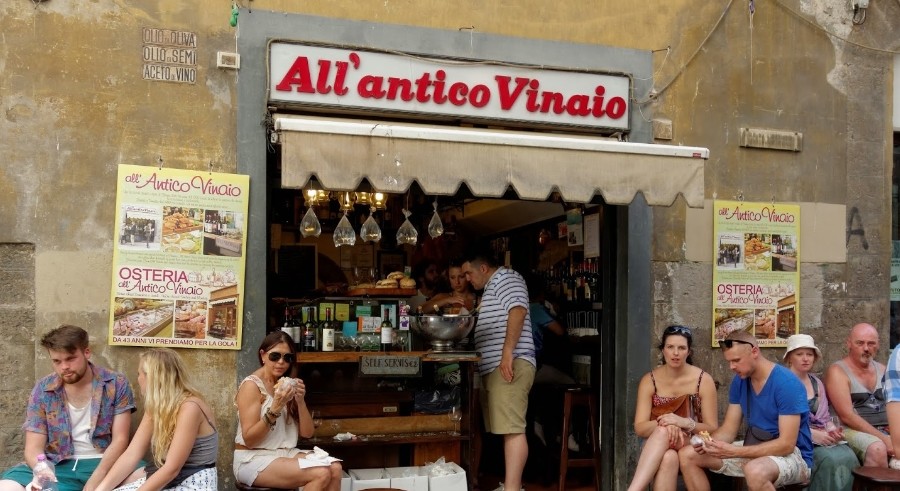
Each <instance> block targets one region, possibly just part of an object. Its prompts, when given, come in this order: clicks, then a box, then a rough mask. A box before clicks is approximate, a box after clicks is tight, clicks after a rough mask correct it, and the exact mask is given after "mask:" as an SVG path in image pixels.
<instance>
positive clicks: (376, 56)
mask: <svg viewBox="0 0 900 491" xmlns="http://www.w3.org/2000/svg"><path fill="white" fill-rule="evenodd" d="M269 55H270V57H269V59H270V65H269V84H270V85H269V100H270V101H271V102H276V103H277V102H283V103H288V104H297V105H303V106H318V107H334V108H335V109H340V110H343V111H346V110H348V109H349V110H368V111H373V112H388V113H415V114H433V115H436V116H450V117H454V118H462V119H472V120H505V121H515V122H519V123H531V124H538V125H548V124H549V125H560V126H583V127H590V128H610V129H617V130H628V129H629V118H628V114H629V104H630V102H629V98H628V94H629V93H630V91H629V89H630V79H629V78H628V77H627V76H626V75H616V74H603V73H593V72H576V71H566V70H555V69H538V68H533V67H529V66H509V65H507V64H502V63H496V62H488V61H472V60H447V59H437V58H423V57H421V56H418V55H407V54H402V53H400V54H397V53H393V52H392V53H376V52H371V51H363V50H355V49H343V48H330V47H322V46H308V45H303V44H291V43H277V42H276V43H272V44H271V45H270V53H269Z"/></svg>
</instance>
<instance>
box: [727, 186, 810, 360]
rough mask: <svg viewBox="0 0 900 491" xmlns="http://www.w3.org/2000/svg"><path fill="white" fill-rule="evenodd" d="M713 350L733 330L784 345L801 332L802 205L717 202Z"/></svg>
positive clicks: (763, 342)
mask: <svg viewBox="0 0 900 491" xmlns="http://www.w3.org/2000/svg"><path fill="white" fill-rule="evenodd" d="M713 209H714V213H715V217H714V219H713V241H714V243H713V266H714V267H713V336H712V344H713V347H717V346H718V345H719V340H721V339H723V338H725V336H727V335H728V334H730V333H732V332H734V331H739V330H742V331H748V332H750V333H752V334H753V335H754V336H755V337H756V339H757V340H758V342H759V345H760V346H761V347H783V346H784V345H785V344H786V340H787V337H788V336H790V335H792V334H796V333H797V332H798V330H799V325H800V324H799V316H798V313H799V311H800V305H799V299H800V292H799V286H800V242H799V240H800V236H799V232H800V207H799V206H797V205H786V204H776V203H747V202H743V201H716V202H715V206H714V208H713Z"/></svg>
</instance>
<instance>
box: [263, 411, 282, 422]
mask: <svg viewBox="0 0 900 491" xmlns="http://www.w3.org/2000/svg"><path fill="white" fill-rule="evenodd" d="M266 416H271V417H272V419H273V420H274V419H278V416H281V413H280V412H279V413H276V412H274V411H272V410H271V409H266Z"/></svg>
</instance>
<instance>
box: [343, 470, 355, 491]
mask: <svg viewBox="0 0 900 491" xmlns="http://www.w3.org/2000/svg"><path fill="white" fill-rule="evenodd" d="M341 472H342V473H343V474H344V476H343V477H342V478H341V491H353V489H352V485H353V484H352V481H353V480H352V479H351V478H350V474H347V471H341Z"/></svg>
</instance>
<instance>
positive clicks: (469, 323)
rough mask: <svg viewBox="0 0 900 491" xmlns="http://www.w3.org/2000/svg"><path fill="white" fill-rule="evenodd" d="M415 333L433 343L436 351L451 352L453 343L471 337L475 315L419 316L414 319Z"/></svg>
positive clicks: (412, 323) (412, 324) (412, 325)
mask: <svg viewBox="0 0 900 491" xmlns="http://www.w3.org/2000/svg"><path fill="white" fill-rule="evenodd" d="M413 319H414V320H413V322H411V323H410V324H411V327H412V329H413V331H414V332H415V333H416V334H418V335H419V336H422V337H423V338H425V339H426V340H427V341H429V342H431V347H432V348H433V349H434V350H435V351H450V350H452V349H453V343H455V342H457V341H461V340H462V339H463V338H465V337H466V336H468V335H469V333H470V332H471V331H472V327H474V326H475V319H476V316H474V315H452V314H447V315H417V316H415V317H414V318H413Z"/></svg>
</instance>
